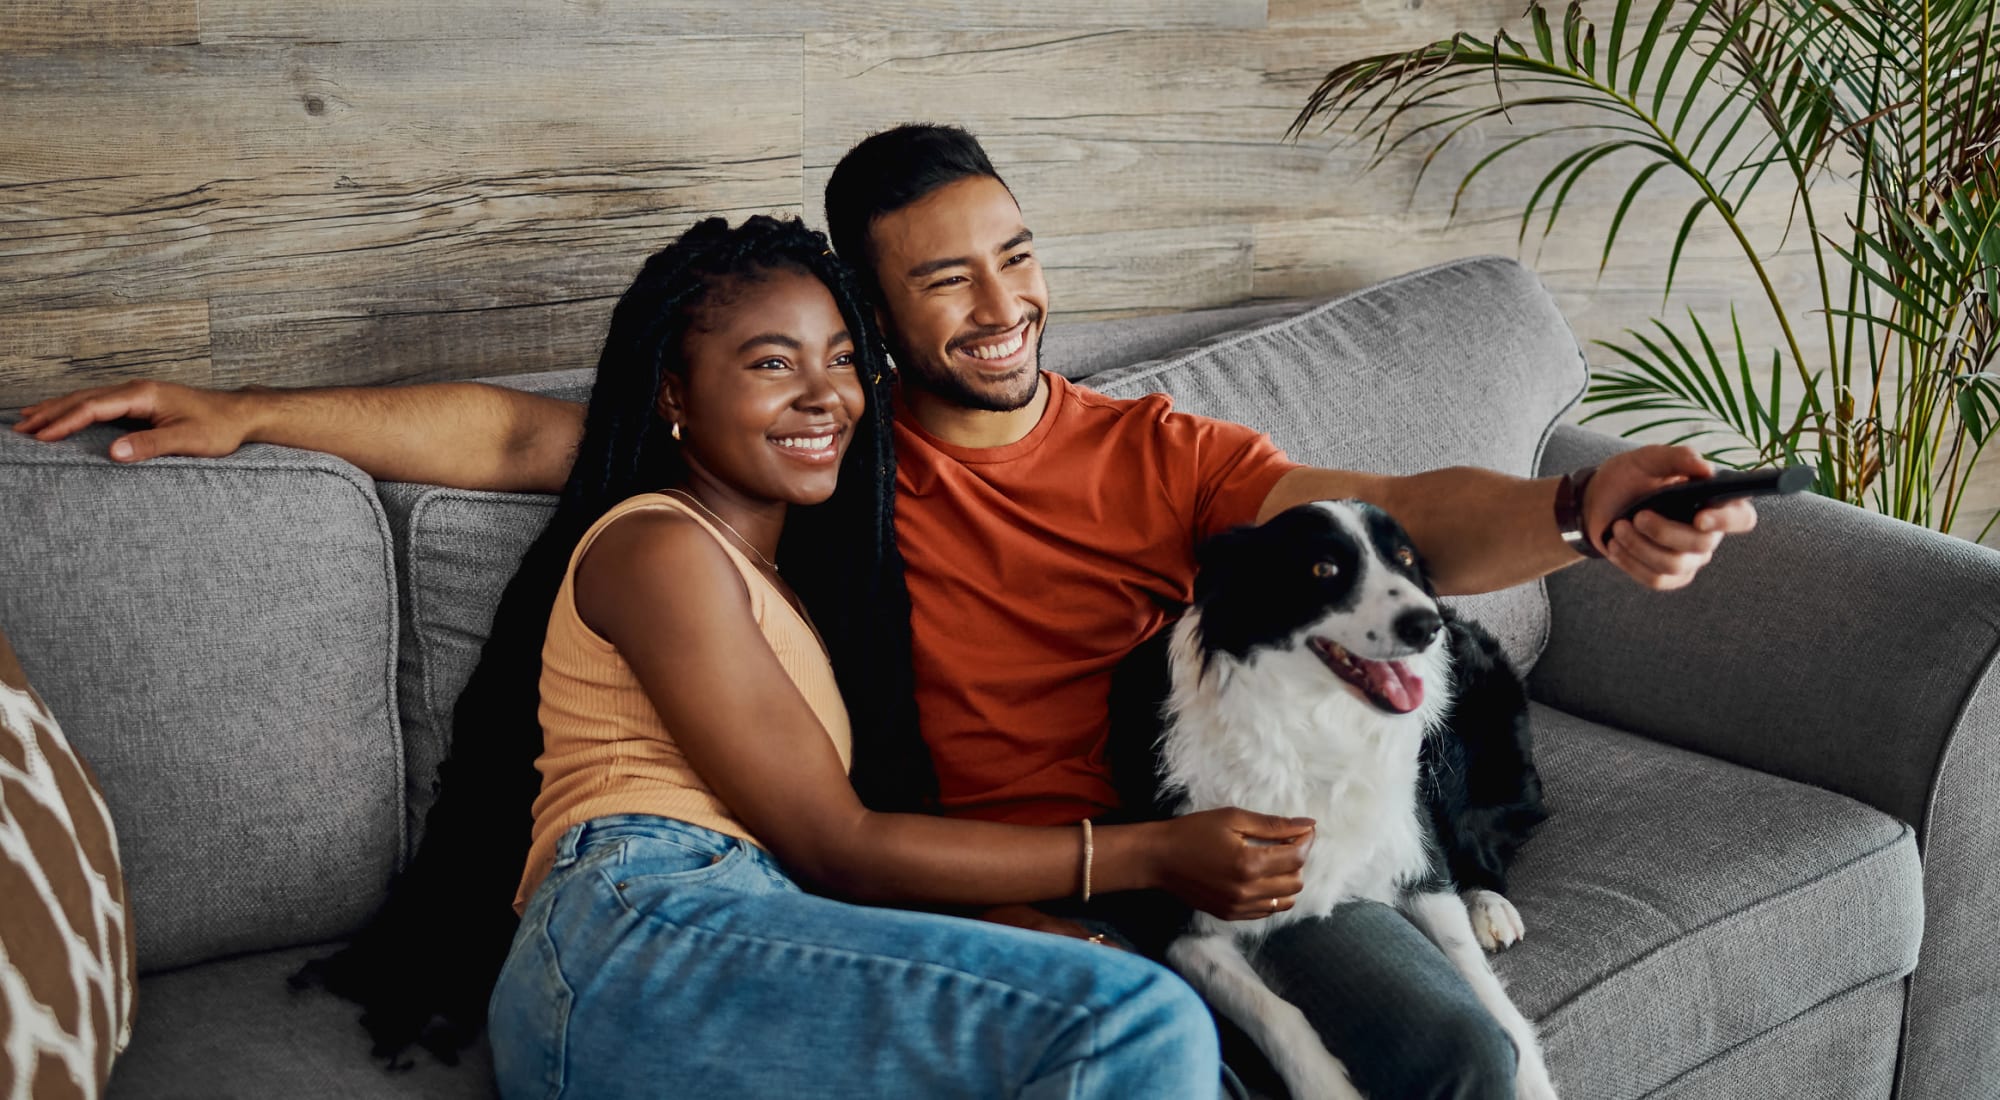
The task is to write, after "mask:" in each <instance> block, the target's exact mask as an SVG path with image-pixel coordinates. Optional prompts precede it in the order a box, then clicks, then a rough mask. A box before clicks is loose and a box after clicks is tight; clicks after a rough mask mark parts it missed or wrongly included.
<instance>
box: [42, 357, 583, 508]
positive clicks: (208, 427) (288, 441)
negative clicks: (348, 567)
mask: <svg viewBox="0 0 2000 1100" xmlns="http://www.w3.org/2000/svg"><path fill="white" fill-rule="evenodd" d="M21 411H22V418H21V420H20V421H19V422H18V423H17V424H16V425H15V426H14V430H15V431H17V432H21V433H23V434H27V435H32V436H34V437H35V438H37V439H40V440H43V441H48V442H53V441H55V440H58V439H64V438H67V437H68V436H70V435H73V434H75V433H76V432H78V431H80V430H82V429H83V428H85V427H88V426H89V425H92V424H98V423H103V422H105V421H110V420H119V419H137V420H146V421H150V422H151V423H152V425H153V426H152V427H151V428H150V429H147V430H144V431H137V432H131V433H129V434H127V435H124V436H121V437H119V438H118V439H116V440H114V441H113V442H112V444H111V458H112V460H113V461H116V462H143V461H145V460H146V459H149V458H158V457H160V456H162V455H189V456H195V457H202V458H213V457H218V456H221V455H226V454H230V453H232V452H234V451H235V450H236V449H237V448H238V447H240V446H242V445H243V444H245V443H277V444H281V445H283V446H287V447H298V448H301V449H304V450H310V451H324V452H326V453H327V454H331V455H334V456H336V457H339V458H343V459H346V460H347V461H349V462H352V463H353V464H355V465H356V466H359V467H361V469H363V470H365V471H367V473H368V474H369V475H370V476H372V477H374V478H375V479H376V480H378V481H415V482H423V483H427V484H433V485H449V486H452V487H453V488H459V489H502V490H530V491H542V492H555V491H557V490H559V489H561V488H562V486H563V482H564V481H565V480H566V479H567V478H568V477H569V468H570V463H571V462H572V461H573V460H574V458H575V454H576V445H577V442H578V440H580V439H581V438H582V437H583V406H581V405H577V404H575V403H573V402H569V401H558V400H556V399H554V398H550V397H544V396H540V395H538V394H532V393H524V392H520V391H518V390H513V389H504V388H501V387H498V386H489V385H482V384H479V383H471V382H438V383H431V384H427V385H418V386H378V387H360V388H352V387H338V388H329V389H273V388H269V387H262V386H253V387H250V388H248V389H243V390H207V389H197V388H195V387H192V386H182V385H178V384H175V383H171V382H153V381H136V382H125V383H121V384H119V385H116V386H105V387H100V388H97V389H89V390H79V391H77V392H75V393H69V394H64V395H63V396H61V397H52V398H49V399H48V400H46V401H42V402H39V403H37V404H34V405H30V406H28V407H27V408H25V409H23V410H21Z"/></svg>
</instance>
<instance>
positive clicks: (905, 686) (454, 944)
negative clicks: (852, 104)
mask: <svg viewBox="0 0 2000 1100" xmlns="http://www.w3.org/2000/svg"><path fill="white" fill-rule="evenodd" d="M785 269H789V270H798V271H804V272H806V273H809V274H811V275H813V276H814V277H816V278H818V279H819V280H820V281H821V282H822V283H824V284H825V285H826V287H827V289H828V290H829V291H830V292H831V293H832V295H833V299H834V302H835V303H836V304H837V305H838V306H839V308H840V313H841V316H842V317H843V318H844V319H845V321H846V323H847V326H848V332H849V333H850V334H851V335H852V336H853V338H854V346H855V359H856V366H857V368H858V370H859V371H860V373H861V376H862V378H863V380H864V382H865V383H866V385H867V387H868V407H867V410H866V412H865V414H864V416H863V417H862V418H861V420H860V421H859V422H858V424H857V426H856V431H855V435H854V439H853V442H852V443H851V444H850V445H849V447H848V450H847V453H846V455H845V457H844V458H843V459H842V462H841V469H840V478H839V482H838V486H837V488H836V489H835V490H834V493H833V496H832V498H831V499H829V500H828V501H826V502H825V503H823V504H819V505H813V506H810V507H793V508H792V509H790V511H789V512H788V515H787V519H786V523H785V530H784V535H783V537H782V538H781V540H780V542H779V546H778V561H779V564H780V565H781V566H782V567H783V568H784V573H785V578H786V580H787V581H788V582H789V583H790V584H791V585H792V587H793V589H794V590H795V591H796V592H797V593H798V594H799V597H800V598H801V599H802V600H803V601H804V602H805V604H806V606H807V608H808V609H809V610H810V611H811V612H812V615H813V619H814V622H815V623H816V624H817V625H818V627H819V629H820V632H821V634H822V635H823V636H824V637H825V639H826V642H827V647H828V649H829V651H830V652H831V653H832V655H833V664H834V671H835V673H836V676H837V678H838V680H839V683H840V688H841V694H842V696H843V698H844V699H845V701H846V704H847V708H848V712H849V715H850V717H851V719H852V724H853V729H854V766H853V782H854V786H855V789H856V790H857V791H858V792H859V793H860V795H861V797H862V799H863V801H864V802H866V803H867V804H868V805H869V806H871V807H873V808H875V809H878V810H890V809H915V808H917V807H919V806H921V805H922V804H923V803H925V802H927V801H929V800H930V799H931V798H932V797H933V796H934V794H935V788H936V779H935V775H934V773H933V772H932V771H931V767H930V758H929V755H928V752H927V751H926V750H925V748H924V746H923V743H922V741H921V740H920V739H919V738H918V735H917V726H916V713H915V701H914V697H913V695H912V690H911V679H910V677H911V672H910V649H909V595H908V592H907V590H906V589H905V587H904V583H903V561H902V557H901V555H900V554H899V553H898V551H897V548H896V529H895V507H894V505H895V478H896V457H895V451H894V449H893V447H894V441H893V439H892V437H891V433H890V408H891V401H890V387H891V380H890V377H889V375H890V372H889V369H888V365H887V359H886V356H885V355H884V353H883V351H882V341H881V337H880V334H879V333H878V332H877V331H876V328H875V318H874V311H873V309H872V308H871V307H870V306H869V305H868V304H867V300H866V299H865V298H864V297H863V296H862V294H861V291H860V289H859V286H858V285H857V283H856V281H855V277H854V275H853V273H852V271H850V270H849V269H848V267H847V266H846V265H845V264H843V263H842V262H841V261H840V260H838V259H836V258H835V257H834V255H833V253H832V252H831V251H830V250H829V249H828V247H827V241H826V238H825V237H824V236H822V235H821V234H819V233H817V232H814V231H812V230H809V229H807V228H806V227H805V225H804V223H802V222H800V221H798V220H797V219H789V220H779V219H776V218H771V217H765V216H763V215H758V216H755V217H752V218H750V219H748V220H747V221H745V222H744V223H743V224H742V225H741V226H737V227H735V228H731V227H730V225H729V224H728V222H726V221H725V220H723V219H721V218H709V219H707V220H705V221H702V222H700V223H697V224H696V225H695V226H694V227H693V228H691V229H689V230H688V231H687V232H686V233H685V234H683V235H682V236H681V237H680V238H679V239H678V240H676V241H675V242H674V243H673V244H671V245H669V246H667V247H666V248H664V249H662V250H660V251H659V252H657V253H654V254H653V255H652V256H651V257H650V258H648V259H647V261H646V264H645V267H644V268H643V269H641V271H640V272H639V276H638V278H637V279H635V280H634V281H633V283H632V286H631V287H630V289H628V290H626V292H625V294H624V296H623V297H621V298H620V299H619V300H618V306H617V308H616V309H615V310H614V311H613V312H612V315H611V330H610V333H609V335H607V336H606V338H605V342H604V351H603V353H602V354H601V355H600V356H599V358H598V364H597V378H596V382H595V383H594V384H593V386H592V387H591V393H590V407H589V411H588V413H587V414H586V415H585V419H584V429H583V440H582V442H581V444H580V445H579V446H578V449H577V456H576V462H575V465H574V466H573V467H572V468H571V471H570V476H569V481H568V483H567V484H565V485H564V487H563V491H562V496H561V499H560V501H559V503H558V505H557V507H556V511H555V514H554V515H553V516H552V517H551V518H550V519H549V521H548V525H547V526H546V527H544V528H543V530H542V533H541V535H540V537H538V538H537V539H536V540H535V542H534V544H533V545H532V546H530V547H529V549H528V552H527V554H526V555H525V556H524V557H523V558H522V560H521V565H520V568H519V569H518V570H517V571H516V572H515V574H514V577H513V579H512V580H511V581H509V582H508V584H507V587H506V589H505V591H504V592H503V593H502V595H501V597H500V604H499V607H498V608H497V609H496V610H495V612H494V615H493V629H492V632H491V634H490V635H489V636H488V638H487V640H486V644H485V647H484V648H483V649H482V650H481V652H480V657H479V664H478V666H477V667H475V668H474V670H473V672H472V677H471V679H470V680H469V681H468V682H467V684H466V686H465V690H464V691H463V692H462V693H461V694H460V695H459V697H458V705H457V707H456V708H455V709H454V711H453V715H452V744H451V754H450V757H449V759H447V760H446V761H445V763H444V764H443V766H442V767H440V769H439V779H438V784H439V790H438V800H437V802H436V804H435V805H434V806H433V807H432V808H431V810H430V813H429V815H428V816H427V817H426V819H425V830H424V836H423V841H422V844H421V845H420V847H419V848H418V850H417V854H416V857H415V858H414V859H413V860H412V861H411V863H410V866H409V868H408V869H407V870H405V871H404V872H403V874H402V875H400V876H399V877H398V879H397V881H396V882H395V883H394V885H393V887H392V889H391V892H390V896H389V899H388V901H387V903H386V904H385V905H384V906H383V907H382V909H381V910H379V911H378V912H377V913H376V914H375V916H374V918H373V919H372V920H371V921H370V923H369V925H368V926H367V927H366V928H365V929H363V930H362V932H361V934H360V935H359V936H357V937H356V938H355V940H354V942H353V943H351V944H349V945H348V946H347V947H346V948H344V949H343V950H341V951H340V952H339V953H337V954H335V955H333V956H331V957H329V958H326V959H322V960H319V961H316V962H314V963H312V964H309V965H308V966H307V967H306V969H305V970H302V971H301V972H300V973H299V974H298V975H297V976H295V977H294V979H293V981H294V984H307V983H311V982H315V981H317V982H319V983H321V984H324V985H325V986H326V987H327V988H328V989H330V990H332V991H334V992H335V993H338V994H340V995H342V996H345V997H348V998H350V999H352V1000H355V1001H357V1002H359V1003H360V1004H361V1005H362V1006H363V1007H364V1009H365V1011H364V1012H363V1014H362V1017H361V1021H362V1023H363V1025H365V1026H366V1027H367V1028H368V1030H369V1033H370V1034H371V1035H372V1036H373V1037H374V1040H375V1053H376V1054H377V1055H379V1056H386V1057H391V1058H393V1057H395V1056H397V1055H398V1054H400V1053H401V1052H402V1051H403V1050H404V1049H406V1048H407V1047H408V1046H409V1045H410V1044H412V1043H421V1044H422V1045H424V1046H425V1047H427V1048H429V1049H430V1050H432V1051H433V1052H434V1053H436V1054H437V1055H438V1056H439V1057H441V1058H443V1059H444V1060H446V1061H448V1062H449V1061H455V1060H456V1054H457V1051H458V1050H459V1049H460V1048H462V1047H463V1046H465V1045H466V1044H467V1043H469V1042H471V1041H472V1039H473V1038H474V1037H475V1036H476V1035H477V1034H478V1032H479V1028H480V1026H481V1024H482V1023H483V1022H484V1021H485V1018H486V1002H487V999H488V997H489V996H490V994H491V992H492V989H493V983H494V980H495V978H496V977H497V976H498V974H499V971H500V965H501V963H502V961H503V960H504V959H505V957H506V954H507V950H508V946H509V944H510V943H511V941H512V939H513V935H514V929H515V927H516V925H517V923H518V921H517V918H516V917H515V915H514V911H513V906H512V900H513V896H514V889H515V886H516V884H517V882H518V881H519V879H520V875H521V870H522V868H523V866H525V864H526V862H527V854H528V847H529V835H530V829H531V826H532V823H533V814H532V810H531V807H532V804H533V802H534V799H535V796H536V794H537V792H538V791H539V789H540V782H541V781H540V775H539V773H537V771H536V770H535V767H534V762H535V759H536V757H537V756H538V755H539V754H540V753H541V749H542V731H541V726H540V724H539V722H538V720H537V717H536V715H537V709H538V707H539V704H540V698H541V693H540V686H539V681H540V677H541V650H542V642H543V638H544V636H545V635H546V633H547V629H548V620H549V612H550V609H551V608H552V607H553V606H554V604H555V597H556V593H557V592H558V591H559V590H560V588H561V586H562V580H563V576H564V574H565V572H566V571H567V569H568V565H569V558H570V555H571V553H573V552H574V550H575V549H576V545H577V542H578V541H579V540H580V539H581V538H582V537H583V534H584V532H586V531H587V530H589V528H590V526H591V525H592V524H593V523H595V522H596V521H597V520H598V519H599V518H601V517H602V516H603V515H604V513H605V512H607V511H609V510H610V509H611V508H612V507H613V506H614V505H616V504H618V503H619V502H620V501H622V500H624V499H626V498H627V497H630V496H632V495H634V494H637V493H642V492H647V491H651V490H657V489H660V488H664V487H666V486H669V485H673V484H676V483H678V482H680V481H681V480H682V479H683V477H684V476H685V472H686V467H685V463H684V461H683V459H682V456H681V451H680V445H679V443H678V442H677V441H676V440H674V439H673V438H672V437H671V435H670V434H669V432H668V430H667V426H666V424H665V423H664V422H663V421H662V420H661V418H660V416H659V415H658V412H657V398H658V395H659V392H660V387H661V384H662V382H663V380H664V378H665V376H666V375H667V374H669V373H671V374H675V375H679V376H682V377H685V376H686V372H687V369H688V364H687V362H686V361H685V360H684V359H683V358H682V354H681V348H682V338H683V336H684V335H685V334H686V333H687V331H688V329H689V327H690V326H691V325H693V324H695V323H697V322H698V321H699V320H700V318H701V316H702V313H703V311H704V310H706V309H709V308H713V307H715V306H716V305H717V304H718V303H717V302H716V300H715V299H716V291H717V288H718V287H719V286H720V285H721V284H723V283H725V282H731V283H737V284H740V283H743V282H746V281H747V282H755V281H757V280H759V279H761V278H762V277H764V276H765V275H768V274H769V273H771V272H773V271H777V270H785Z"/></svg>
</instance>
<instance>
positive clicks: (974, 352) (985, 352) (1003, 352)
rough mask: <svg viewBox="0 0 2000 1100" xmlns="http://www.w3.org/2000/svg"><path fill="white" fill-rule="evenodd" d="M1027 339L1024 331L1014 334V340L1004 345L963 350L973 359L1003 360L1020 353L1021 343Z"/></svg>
mask: <svg viewBox="0 0 2000 1100" xmlns="http://www.w3.org/2000/svg"><path fill="white" fill-rule="evenodd" d="M1027 338H1028V333H1027V331H1026V330H1025V329H1024V330H1022V331H1020V332H1017V333H1015V334H1014V338H1013V339H1012V340H1008V341H1006V342H1005V343H1000V344H994V345H992V346H990V347H983V348H977V347H968V348H966V349H965V353H966V354H967V355H970V356H972V357H973V358H974V359H1005V358H1007V357H1008V356H1009V355H1012V354H1014V353H1015V352H1017V351H1020V350H1021V343H1022V341H1024V340H1026V339H1027Z"/></svg>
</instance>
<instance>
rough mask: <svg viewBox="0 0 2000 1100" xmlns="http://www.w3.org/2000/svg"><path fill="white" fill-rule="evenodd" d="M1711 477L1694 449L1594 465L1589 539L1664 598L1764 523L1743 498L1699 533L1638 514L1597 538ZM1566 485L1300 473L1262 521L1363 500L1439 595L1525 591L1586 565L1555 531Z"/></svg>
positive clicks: (1467, 469) (1586, 507) (1484, 474)
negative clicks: (1417, 556)
mask: <svg viewBox="0 0 2000 1100" xmlns="http://www.w3.org/2000/svg"><path fill="white" fill-rule="evenodd" d="M1714 472H1715V469H1714V467H1713V466H1711V465H1710V464H1709V463H1708V462H1707V461H1706V460H1705V459H1703V458H1702V457H1701V456H1700V455H1699V454H1697V453H1696V452H1695V451H1694V450H1693V449H1692V448H1689V447H1664V446H1649V447H1640V448H1638V449H1636V450H1631V451H1625V452H1622V453H1620V454H1618V455H1616V456H1614V457H1612V458H1611V459H1609V460H1607V461H1606V462H1605V463H1604V465H1603V466H1601V467H1599V468H1598V471H1597V474H1596V476H1595V477H1592V478H1591V479H1590V483H1589V484H1588V485H1587V486H1586V487H1585V491H1584V496H1583V516H1584V530H1585V531H1586V532H1588V533H1589V537H1590V540H1591V542H1592V544H1593V545H1596V546H1597V548H1598V549H1599V550H1601V551H1603V553H1604V556H1605V557H1606V558H1607V559H1608V560H1609V561H1610V562H1611V563H1612V564H1613V565H1616V566H1617V567H1618V568H1619V569H1622V570H1624V571H1625V573H1626V574H1628V575H1629V576H1631V577H1632V579H1633V580H1636V581H1638V582H1639V583H1640V584H1643V585H1645V586H1647V587H1648V588H1654V589H1658V590H1662V591H1665V590H1667V589H1672V588H1680V587H1682V586H1684V585H1686V584H1688V583H1689V582H1691V581H1693V580H1694V578H1695V574H1697V573H1699V572H1700V571H1701V569H1702V567H1703V566H1705V565H1707V564H1708V561H1709V558H1710V557H1711V556H1712V555H1713V554H1714V553H1715V548H1716V547H1717V546H1719V545H1721V543H1722V539H1723V537H1724V536H1725V535H1734V534H1741V533H1743V532H1745V531H1748V530H1750V529H1751V528H1753V527H1755V526H1756V525H1757V510H1756V508H1755V507H1754V506H1752V505H1751V503H1750V502H1749V501H1747V500H1734V501H1731V502H1729V503H1728V504H1724V505H1720V506H1718V507H1714V508H1707V509H1704V510H1702V511H1701V512H1700V513H1698V514H1697V515H1696V516H1695V521H1694V523H1692V524H1687V523H1675V522H1673V521H1671V520H1668V519H1666V518H1664V517H1662V516H1660V515H1658V514H1656V513H1653V512H1641V513H1640V514H1639V516H1638V517H1637V520H1636V523H1633V522H1626V521H1622V520H1621V521H1619V523H1618V525H1617V527H1615V528H1614V529H1613V530H1612V532H1611V534H1612V538H1611V541H1610V542H1609V544H1606V543H1603V542H1600V541H1599V539H1598V534H1599V533H1600V532H1602V531H1603V530H1604V528H1605V525H1606V524H1609V523H1610V522H1611V521H1612V518H1613V517H1615V516H1618V515H1620V514H1621V513H1623V512H1624V511H1625V509H1626V508H1628V507H1630V506H1631V505H1632V504H1633V503H1635V502H1636V501H1638V500H1639V499H1640V498H1641V497H1643V496H1646V495H1647V494H1649V493H1651V492H1654V491H1655V490H1658V489H1663V488H1666V487H1667V486H1668V485H1672V484H1674V483H1676V482H1678V481H1683V480H1686V479H1688V478H1701V477H1708V476H1710V475H1712V474H1713V473H1714ZM1559 480H1560V479H1559V478H1552V477H1548V478H1533V479H1530V478H1518V477H1511V476H1509V475H1507V474H1502V473H1498V472H1496V471H1493V470H1482V469H1478V468H1476V467H1471V466H1452V467H1447V468H1445V469H1442V470H1431V471H1429V472H1426V473H1421V474H1413V475H1411V476H1408V477H1387V476H1382V475H1378V474H1362V473H1354V472H1351V471H1347V470H1322V469H1313V468H1305V469H1298V470H1293V471H1292V472H1290V473H1288V474H1286V475H1285V476H1284V477H1282V478H1280V479H1279V480H1278V483H1277V484H1276V485H1275V486H1273V487H1272V488H1271V492H1270V493H1269V494H1268V495H1267V496H1266V497H1265V498H1264V506H1263V507H1262V508H1261V509H1260V510H1259V511H1258V513H1257V519H1258V521H1259V522H1262V521H1264V520H1266V519H1269V518H1270V517H1272V516H1274V515H1277V514H1278V513H1279V512H1282V511H1284V510H1285V509H1287V508H1290V507H1292V506H1294V505H1298V504H1304V503H1306V502H1307V501H1312V500H1330V499H1339V498H1344V497H1357V498H1359V499H1361V500H1365V501H1368V502H1369V503H1371V504H1374V505H1376V506H1377V507H1380V508H1381V509H1382V510H1384V511H1386V512H1388V513H1389V514H1390V515H1392V516H1395V517H1396V520H1397V522H1399V523H1401V524H1402V525H1403V529H1404V530H1406V531H1408V532H1409V533H1410V537H1411V538H1412V539H1414V540H1416V543H1417V549H1418V550H1419V551H1420V552H1421V553H1422V554H1423V555H1424V558H1425V561H1426V563H1427V564H1428V565H1429V567H1430V573H1431V579H1432V581H1433V582H1434V583H1435V584H1436V585H1437V588H1438V592H1439V593H1440V594H1441V595H1462V594H1465V593H1472V592H1492V591H1495V590H1497V589H1501V588H1508V587H1511V586H1513V585H1517V584H1523V583H1526V582H1528V581H1531V580H1534V579H1535V578H1537V577H1540V576H1544V575H1546V574H1548V573H1553V572H1555V571H1556V570H1557V569H1561V568H1562V567H1564V566H1566V565H1570V564H1573V563H1575V562H1577V561H1580V560H1582V559H1581V558H1579V557H1578V556H1577V553H1576V551H1574V550H1571V549H1570V548H1569V546H1568V545H1567V544H1565V543H1564V542H1563V541H1562V538H1561V536H1560V535H1559V534H1557V532H1556V524H1555V497H1556V483H1557V482H1558V481H1559Z"/></svg>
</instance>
